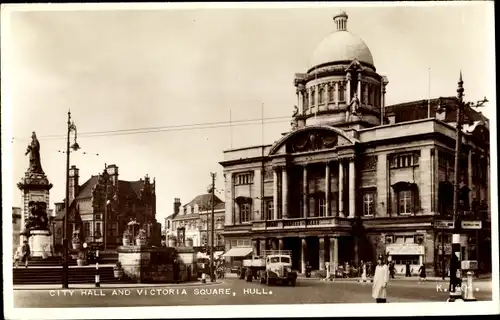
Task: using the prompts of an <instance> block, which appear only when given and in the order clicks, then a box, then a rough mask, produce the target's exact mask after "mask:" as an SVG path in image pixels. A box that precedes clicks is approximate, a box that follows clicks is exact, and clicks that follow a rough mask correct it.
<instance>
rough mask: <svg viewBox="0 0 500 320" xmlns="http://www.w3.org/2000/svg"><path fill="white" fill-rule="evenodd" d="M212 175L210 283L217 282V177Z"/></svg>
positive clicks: (212, 173) (214, 174)
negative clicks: (215, 242)
mask: <svg viewBox="0 0 500 320" xmlns="http://www.w3.org/2000/svg"><path fill="white" fill-rule="evenodd" d="M210 175H211V176H212V201H211V202H212V215H211V216H212V222H211V229H210V233H211V239H210V281H211V282H215V275H214V237H215V230H214V229H215V224H214V210H215V203H214V198H215V176H216V175H217V174H216V173H215V172H211V173H210Z"/></svg>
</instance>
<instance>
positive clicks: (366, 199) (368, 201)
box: [363, 192, 375, 216]
mask: <svg viewBox="0 0 500 320" xmlns="http://www.w3.org/2000/svg"><path fill="white" fill-rule="evenodd" d="M363 214H364V215H365V216H373V215H374V214H375V193H374V192H367V193H365V194H363Z"/></svg>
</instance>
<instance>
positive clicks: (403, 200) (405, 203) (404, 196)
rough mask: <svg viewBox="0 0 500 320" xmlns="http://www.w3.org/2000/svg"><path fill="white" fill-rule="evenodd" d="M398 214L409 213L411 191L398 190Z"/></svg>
mask: <svg viewBox="0 0 500 320" xmlns="http://www.w3.org/2000/svg"><path fill="white" fill-rule="evenodd" d="M399 214H411V191H410V190H404V191H400V192H399Z"/></svg>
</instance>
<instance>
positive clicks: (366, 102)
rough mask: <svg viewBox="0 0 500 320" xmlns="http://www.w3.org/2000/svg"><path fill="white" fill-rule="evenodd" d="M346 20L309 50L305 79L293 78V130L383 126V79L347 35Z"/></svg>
mask: <svg viewBox="0 0 500 320" xmlns="http://www.w3.org/2000/svg"><path fill="white" fill-rule="evenodd" d="M347 20H348V16H347V14H346V13H345V12H340V13H339V14H337V15H335V16H334V17H333V21H334V22H335V26H336V30H335V31H334V32H332V33H331V34H329V35H328V36H327V37H326V38H325V39H324V40H323V41H321V43H320V44H319V45H318V46H317V47H316V49H315V50H314V52H313V54H312V56H311V59H310V63H309V66H308V70H307V72H306V73H298V74H296V75H295V87H296V88H297V104H298V108H297V109H298V112H295V113H294V117H295V120H294V121H293V122H292V129H297V128H301V127H304V126H309V125H321V124H327V125H332V126H336V127H338V128H345V129H347V128H352V129H362V128H367V127H373V126H377V125H380V124H381V123H383V121H381V118H382V117H383V115H382V114H381V113H382V110H383V108H384V104H385V99H384V94H385V87H386V85H387V83H388V81H387V79H386V78H385V77H383V76H381V75H379V74H378V73H377V72H376V69H375V65H374V62H373V57H372V54H371V52H370V49H369V48H368V46H367V45H366V43H365V42H364V41H363V40H362V39H361V38H359V37H358V36H356V35H354V34H352V33H351V32H349V31H347Z"/></svg>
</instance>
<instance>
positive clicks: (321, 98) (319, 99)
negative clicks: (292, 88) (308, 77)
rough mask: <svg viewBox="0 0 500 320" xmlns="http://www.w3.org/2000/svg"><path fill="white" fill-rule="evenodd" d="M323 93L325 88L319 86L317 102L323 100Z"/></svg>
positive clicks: (321, 102) (322, 101)
mask: <svg viewBox="0 0 500 320" xmlns="http://www.w3.org/2000/svg"><path fill="white" fill-rule="evenodd" d="M324 94H325V89H323V88H320V89H319V90H318V103H319V104H323V103H324V102H325V99H324Z"/></svg>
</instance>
